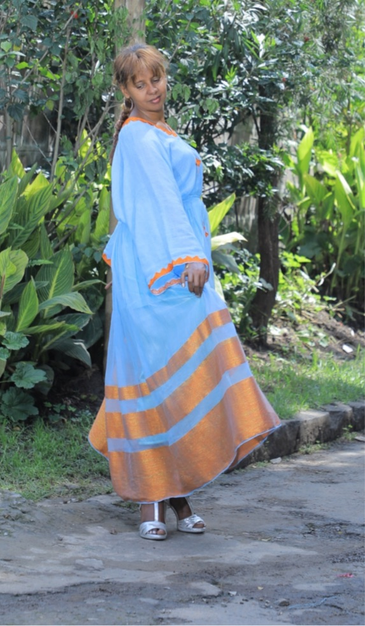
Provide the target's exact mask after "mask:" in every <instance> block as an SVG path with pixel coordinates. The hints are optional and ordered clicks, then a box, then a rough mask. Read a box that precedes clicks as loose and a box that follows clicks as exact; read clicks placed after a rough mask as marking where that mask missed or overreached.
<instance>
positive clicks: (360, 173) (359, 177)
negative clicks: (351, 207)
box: [355, 163, 365, 210]
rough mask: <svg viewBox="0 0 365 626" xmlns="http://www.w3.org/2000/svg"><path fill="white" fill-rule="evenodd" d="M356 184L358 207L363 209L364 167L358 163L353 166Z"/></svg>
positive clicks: (364, 191) (364, 193)
mask: <svg viewBox="0 0 365 626" xmlns="http://www.w3.org/2000/svg"><path fill="white" fill-rule="evenodd" d="M355 177H356V186H357V193H358V200H359V209H360V210H361V209H365V169H364V170H363V169H362V167H361V166H360V164H359V163H358V164H357V165H356V167H355Z"/></svg>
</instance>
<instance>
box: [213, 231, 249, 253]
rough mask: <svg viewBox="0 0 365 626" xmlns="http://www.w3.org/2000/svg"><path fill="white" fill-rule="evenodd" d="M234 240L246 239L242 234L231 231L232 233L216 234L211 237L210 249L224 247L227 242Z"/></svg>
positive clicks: (230, 242) (233, 241)
mask: <svg viewBox="0 0 365 626" xmlns="http://www.w3.org/2000/svg"><path fill="white" fill-rule="evenodd" d="M236 241H247V239H245V238H244V236H243V235H241V234H240V233H236V232H235V231H233V232H232V233H226V234H224V235H216V236H215V237H212V250H217V249H218V248H224V247H225V246H228V245H229V244H232V243H235V242H236Z"/></svg>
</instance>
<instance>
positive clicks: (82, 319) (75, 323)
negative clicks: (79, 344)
mask: <svg viewBox="0 0 365 626" xmlns="http://www.w3.org/2000/svg"><path fill="white" fill-rule="evenodd" d="M92 319H93V318H92V316H91V315H87V314H86V313H67V314H66V315H59V316H57V318H56V321H57V322H65V324H67V326H68V327H69V330H68V331H67V332H66V333H65V334H64V335H63V338H65V339H67V338H68V337H73V336H74V335H76V334H77V336H78V338H80V337H79V333H80V331H82V329H83V328H84V327H85V326H88V324H89V322H90V320H92ZM81 339H82V340H84V338H83V337H82V338H81ZM86 347H89V346H86Z"/></svg>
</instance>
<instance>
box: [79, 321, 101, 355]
mask: <svg viewBox="0 0 365 626" xmlns="http://www.w3.org/2000/svg"><path fill="white" fill-rule="evenodd" d="M103 334H104V324H103V321H102V318H101V316H100V315H94V316H93V317H92V318H90V320H89V323H88V324H87V325H86V326H85V327H84V328H83V329H82V331H81V332H80V333H78V334H77V339H81V340H82V341H83V342H84V344H85V348H87V349H89V348H91V346H93V345H94V344H95V343H96V342H97V341H99V339H101V337H102V336H103Z"/></svg>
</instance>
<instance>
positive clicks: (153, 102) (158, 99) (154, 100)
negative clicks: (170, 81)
mask: <svg viewBox="0 0 365 626" xmlns="http://www.w3.org/2000/svg"><path fill="white" fill-rule="evenodd" d="M160 100H161V96H157V98H154V99H153V100H151V102H152V104H158V103H159V102H160Z"/></svg>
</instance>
